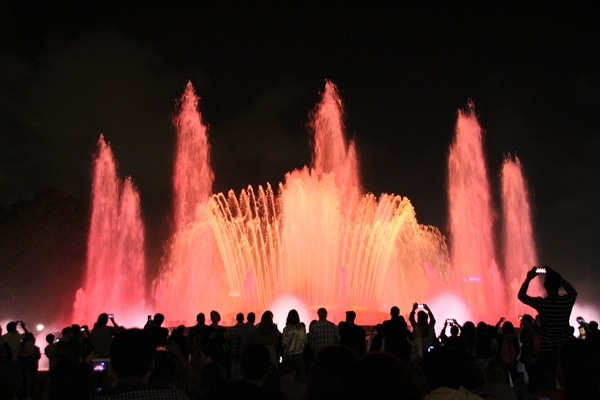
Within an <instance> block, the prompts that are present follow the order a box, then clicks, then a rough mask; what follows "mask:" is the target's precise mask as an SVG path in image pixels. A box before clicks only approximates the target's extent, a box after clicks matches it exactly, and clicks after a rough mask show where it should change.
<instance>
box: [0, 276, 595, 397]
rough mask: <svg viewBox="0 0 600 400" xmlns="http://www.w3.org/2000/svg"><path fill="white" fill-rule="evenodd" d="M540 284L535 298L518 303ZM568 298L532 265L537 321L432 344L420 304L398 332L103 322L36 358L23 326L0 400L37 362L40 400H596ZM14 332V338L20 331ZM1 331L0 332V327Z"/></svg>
mask: <svg viewBox="0 0 600 400" xmlns="http://www.w3.org/2000/svg"><path fill="white" fill-rule="evenodd" d="M536 278H539V279H541V280H543V284H544V287H545V290H546V296H544V297H531V296H529V295H528V294H527V291H528V287H529V283H530V282H531V281H532V280H533V279H536ZM576 297H577V292H576V291H575V289H574V288H573V287H572V286H571V285H570V284H569V283H568V282H567V281H566V280H565V279H563V278H562V276H561V275H560V274H558V272H556V271H554V270H552V269H551V268H549V267H545V269H543V270H542V269H539V268H532V270H530V271H529V272H528V273H527V276H526V278H525V280H524V282H523V284H522V286H521V289H520V291H519V293H518V298H519V300H521V301H522V302H523V303H524V304H527V305H528V306H530V307H532V309H534V310H535V312H536V313H535V316H533V315H531V314H525V315H522V316H519V320H520V324H519V326H518V327H515V326H514V325H513V323H511V322H510V321H507V320H505V318H503V317H502V318H499V319H498V321H497V322H496V323H495V324H494V325H492V324H489V323H487V322H484V321H479V322H478V323H477V325H476V324H475V323H474V322H473V321H464V322H463V323H462V325H460V324H459V322H458V321H456V320H455V319H446V320H445V321H444V323H443V328H442V329H441V333H440V334H439V335H436V330H435V324H436V319H435V317H434V315H433V311H432V310H431V309H430V308H429V306H428V305H427V304H420V303H414V304H413V307H412V309H411V310H410V312H409V314H408V322H407V321H406V320H405V318H404V317H403V316H402V314H401V312H400V309H399V308H398V307H396V306H394V307H392V308H391V309H390V316H389V319H387V320H385V321H382V322H381V324H378V325H377V326H375V327H372V332H371V331H370V330H371V329H369V331H367V330H366V329H365V327H362V326H359V325H357V324H355V319H356V316H357V315H356V312H355V311H347V312H346V319H345V320H344V321H341V322H339V323H338V324H335V323H334V322H332V321H329V320H328V319H327V318H328V314H327V310H326V309H325V308H319V309H318V310H317V313H316V317H317V318H316V319H315V320H313V321H311V322H310V324H309V325H308V327H307V326H306V325H305V323H304V322H303V321H301V320H300V316H299V314H298V312H297V311H296V310H293V309H292V310H290V311H289V313H288V315H287V319H286V323H285V326H284V327H283V329H281V330H280V329H279V327H278V326H277V325H276V324H275V323H274V322H273V313H272V312H271V311H269V310H266V311H264V312H263V313H262V315H261V318H260V320H259V322H258V324H256V323H255V321H256V316H255V314H254V313H248V314H247V315H246V316H244V315H243V314H242V313H238V314H237V315H236V323H235V325H233V326H231V327H224V326H222V325H221V324H220V323H221V316H220V314H219V312H217V311H214V310H213V311H211V312H210V313H209V319H210V321H209V323H208V324H207V321H206V316H205V314H204V313H202V312H201V313H199V314H198V315H197V316H196V324H195V325H194V326H191V327H185V326H183V325H180V326H177V327H174V328H171V330H170V329H169V328H167V327H164V326H163V323H164V321H165V316H164V315H163V314H161V313H156V314H154V316H152V315H149V316H148V319H147V322H146V324H145V326H144V327H143V328H130V329H126V328H124V327H122V326H120V325H119V324H117V322H116V321H115V319H114V316H113V315H110V314H105V313H102V314H100V315H99V316H98V318H97V321H96V323H95V324H94V326H93V328H92V329H91V330H89V329H88V328H87V327H86V326H82V327H80V326H79V325H75V324H74V325H71V326H67V327H65V328H64V329H63V330H62V332H61V337H60V338H55V337H54V335H48V337H46V341H47V346H46V347H45V348H44V349H43V351H41V350H40V348H38V347H37V346H36V345H35V338H34V337H33V334H32V333H31V332H29V331H28V330H27V327H26V325H25V323H23V322H22V321H18V322H10V323H9V324H8V325H7V326H6V331H7V332H6V333H5V334H4V335H2V336H1V340H0V344H1V346H0V398H7V399H13V398H22V399H29V398H32V385H33V381H34V379H35V373H36V371H37V363H38V361H39V359H40V357H41V356H42V353H43V354H44V355H45V356H46V357H47V358H48V360H49V379H48V382H47V385H46V389H45V392H44V398H47V399H50V400H53V399H198V400H203V399H207V400H210V399H282V400H285V399H288V400H296V399H298V400H300V399H307V400H308V399H310V400H312V399H365V398H375V399H378V400H379V399H409V400H417V399H418V400H436V399H486V400H542V399H560V400H570V399H596V400H597V399H600V380H599V379H598V378H599V377H600V347H599V346H600V331H599V330H598V324H597V322H595V321H590V322H589V323H588V322H586V321H585V320H584V319H583V318H581V319H579V327H578V328H579V329H575V328H574V327H572V326H571V325H570V323H569V320H570V314H571V312H572V307H573V304H574V303H575V300H576ZM19 327H20V328H21V329H20V330H21V331H22V332H19V329H18V328H19ZM0 333H2V332H1V328H0Z"/></svg>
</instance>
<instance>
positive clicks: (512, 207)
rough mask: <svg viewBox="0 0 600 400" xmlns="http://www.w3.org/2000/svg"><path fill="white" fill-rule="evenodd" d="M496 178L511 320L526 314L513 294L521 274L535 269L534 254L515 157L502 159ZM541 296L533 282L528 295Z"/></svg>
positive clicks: (524, 190) (526, 201) (520, 169)
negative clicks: (500, 185) (499, 187)
mask: <svg viewBox="0 0 600 400" xmlns="http://www.w3.org/2000/svg"><path fill="white" fill-rule="evenodd" d="M500 176H501V182H502V216H503V224H502V226H503V233H504V238H503V239H504V240H503V244H504V246H503V248H504V265H505V266H506V269H505V280H506V290H507V293H506V296H507V298H508V301H507V303H508V304H507V306H508V310H509V314H510V315H513V316H514V315H518V314H523V313H524V312H529V311H527V309H528V307H526V306H525V305H523V304H522V303H520V302H518V301H517V299H516V296H515V295H514V294H515V293H517V292H518V291H519V288H520V287H521V283H522V282H523V278H524V275H523V272H524V271H527V270H528V269H530V268H531V267H532V266H533V265H537V252H536V248H535V243H534V240H533V226H532V223H531V210H530V207H529V193H528V191H527V182H526V181H525V177H524V176H523V167H522V165H521V161H520V160H519V159H518V158H517V157H514V158H511V157H506V158H505V159H504V162H503V164H502V171H501V175H500ZM534 292H535V293H534ZM542 293H543V289H542V286H541V284H540V280H539V279H536V280H535V281H534V282H532V284H531V288H530V294H531V295H533V296H541V295H542Z"/></svg>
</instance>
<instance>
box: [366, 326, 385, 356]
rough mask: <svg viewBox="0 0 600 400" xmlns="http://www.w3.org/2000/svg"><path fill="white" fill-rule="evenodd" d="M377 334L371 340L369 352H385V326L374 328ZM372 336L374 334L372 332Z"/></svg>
mask: <svg viewBox="0 0 600 400" xmlns="http://www.w3.org/2000/svg"><path fill="white" fill-rule="evenodd" d="M373 330H374V331H375V334H374V335H373V337H372V338H371V346H370V347H369V352H370V353H371V352H376V351H383V325H382V324H377V325H375V326H374V327H373ZM371 334H373V333H372V332H371Z"/></svg>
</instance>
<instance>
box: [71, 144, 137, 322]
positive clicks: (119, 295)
mask: <svg viewBox="0 0 600 400" xmlns="http://www.w3.org/2000/svg"><path fill="white" fill-rule="evenodd" d="M145 299H146V295H145V257H144V227H143V224H142V220H141V217H140V198H139V194H138V192H137V191H136V189H135V187H134V185H133V182H132V180H131V178H129V177H127V178H126V179H125V181H124V182H121V180H120V179H119V178H118V176H117V167H116V163H115V159H114V155H113V152H112V150H111V148H110V146H109V145H108V144H107V143H106V142H105V140H104V136H103V135H100V138H99V140H98V152H97V155H96V157H95V160H94V169H93V183H92V215H91V221H90V230H89V235H88V243H87V263H86V270H85V277H84V281H83V286H82V287H81V288H80V289H78V290H77V293H76V299H75V303H74V305H73V320H74V321H76V322H78V323H87V324H90V325H91V322H93V321H95V320H96V318H97V316H98V315H99V314H100V313H103V312H107V313H113V314H115V315H116V318H118V319H119V320H121V321H124V320H129V321H133V320H134V318H135V317H138V318H139V315H140V314H139V310H141V309H143V308H144V306H145ZM141 315H143V312H142V314H141Z"/></svg>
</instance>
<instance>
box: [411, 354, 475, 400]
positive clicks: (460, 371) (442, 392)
mask: <svg viewBox="0 0 600 400" xmlns="http://www.w3.org/2000/svg"><path fill="white" fill-rule="evenodd" d="M475 371H477V369H475V366H474V364H469V362H467V361H466V360H465V359H464V356H463V355H461V353H460V352H458V351H456V350H455V349H452V348H450V347H446V346H435V347H434V348H433V350H431V351H428V352H426V353H425V354H424V356H423V374H424V377H425V383H426V384H427V387H428V393H427V394H425V395H424V396H423V397H422V399H423V400H437V399H461V400H481V397H479V396H477V395H476V394H474V393H472V392H471V391H470V390H469V388H468V386H469V383H472V382H473V381H474V380H475V379H474V377H472V376H470V374H472V373H474V372H475ZM479 373H480V374H481V371H480V370H479ZM481 378H483V377H481ZM478 386H479V385H478Z"/></svg>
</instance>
